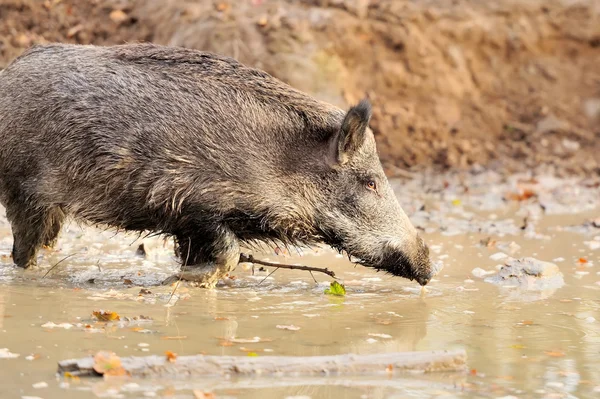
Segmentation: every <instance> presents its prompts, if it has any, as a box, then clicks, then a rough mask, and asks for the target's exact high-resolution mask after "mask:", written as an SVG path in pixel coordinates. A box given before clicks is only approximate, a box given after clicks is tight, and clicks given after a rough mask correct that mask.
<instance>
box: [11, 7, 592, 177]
mask: <svg viewBox="0 0 600 399" xmlns="http://www.w3.org/2000/svg"><path fill="white" fill-rule="evenodd" d="M48 41H62V42H73V43H94V44H103V45H107V44H115V43H123V42H126V41H153V42H156V43H161V44H170V45H180V46H186V47H191V48H197V49H202V50H209V51H214V52H218V53H222V54H226V55H229V56H233V57H235V58H238V59H240V60H241V61H242V62H245V63H247V64H250V65H254V66H257V67H259V68H262V69H265V70H267V71H268V72H270V73H272V74H273V75H275V76H276V77H279V78H281V79H282V80H284V81H286V82H288V83H290V84H292V85H293V86H295V87H297V88H299V89H302V90H305V91H307V92H309V93H312V94H314V95H315V96H317V97H319V98H321V99H323V100H326V101H329V102H332V103H334V104H337V105H339V106H346V105H347V104H349V103H353V102H355V101H357V100H358V99H360V98H361V97H365V96H368V97H370V98H371V100H372V101H373V102H374V104H375V115H374V119H373V123H372V125H373V128H374V129H375V131H376V133H377V136H378V141H379V147H380V151H381V154H382V157H383V160H384V162H385V164H386V166H387V167H388V171H389V173H390V174H393V173H394V171H395V168H409V167H412V168H415V167H430V166H435V167H440V168H451V167H469V166H471V165H474V164H483V165H491V166H493V167H496V168H497V167H499V166H502V167H505V168H507V169H509V170H525V169H529V168H533V167H537V166H539V165H540V164H549V165H552V166H554V167H556V168H557V169H558V171H559V172H561V173H563V172H566V173H569V172H570V173H591V172H593V173H598V171H599V170H600V157H598V155H597V154H598V153H599V151H600V140H599V138H600V68H599V67H598V65H600V2H598V1H596V0H576V1H575V0H550V1H548V0H532V1H515V0H502V1H481V0H453V1H449V0H427V1H419V2H414V1H407V0H393V1H392V0H296V1H281V0H244V1H236V2H233V1H186V0H164V1H158V0H152V1H147V0H138V1H135V0H90V1H85V2H82V1H75V0H45V1H43V0H2V1H0V67H1V66H5V65H7V63H8V62H9V61H10V60H11V59H12V58H14V57H15V56H17V55H18V54H20V53H21V52H22V51H23V50H24V49H25V48H27V47H28V46H30V45H32V44H35V43H44V42H48Z"/></svg>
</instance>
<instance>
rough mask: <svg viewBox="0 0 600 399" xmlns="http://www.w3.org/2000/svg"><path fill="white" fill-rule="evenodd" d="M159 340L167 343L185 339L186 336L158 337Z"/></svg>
mask: <svg viewBox="0 0 600 399" xmlns="http://www.w3.org/2000/svg"><path fill="white" fill-rule="evenodd" d="M160 339H163V340H166V341H169V340H180V339H187V336H185V335H176V336H173V337H160Z"/></svg>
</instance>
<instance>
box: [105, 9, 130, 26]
mask: <svg viewBox="0 0 600 399" xmlns="http://www.w3.org/2000/svg"><path fill="white" fill-rule="evenodd" d="M109 17H110V19H111V20H112V21H113V22H114V23H116V24H120V23H121V22H124V21H125V20H126V19H127V14H125V13H124V12H123V11H122V10H113V11H111V13H110V15H109Z"/></svg>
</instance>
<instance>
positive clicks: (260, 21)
mask: <svg viewBox="0 0 600 399" xmlns="http://www.w3.org/2000/svg"><path fill="white" fill-rule="evenodd" d="M268 22H269V21H268V20H267V17H260V18H259V19H258V21H256V24H257V25H258V26H262V27H264V26H267V23H268Z"/></svg>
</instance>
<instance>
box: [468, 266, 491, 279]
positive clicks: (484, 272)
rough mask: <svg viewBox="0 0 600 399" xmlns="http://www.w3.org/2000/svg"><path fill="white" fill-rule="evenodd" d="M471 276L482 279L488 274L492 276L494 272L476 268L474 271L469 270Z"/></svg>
mask: <svg viewBox="0 0 600 399" xmlns="http://www.w3.org/2000/svg"><path fill="white" fill-rule="evenodd" d="M471 274H472V275H473V276H475V277H478V278H482V277H485V276H487V275H488V274H494V272H493V271H488V270H483V269H482V268H480V267H476V268H475V269H473V270H471Z"/></svg>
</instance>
